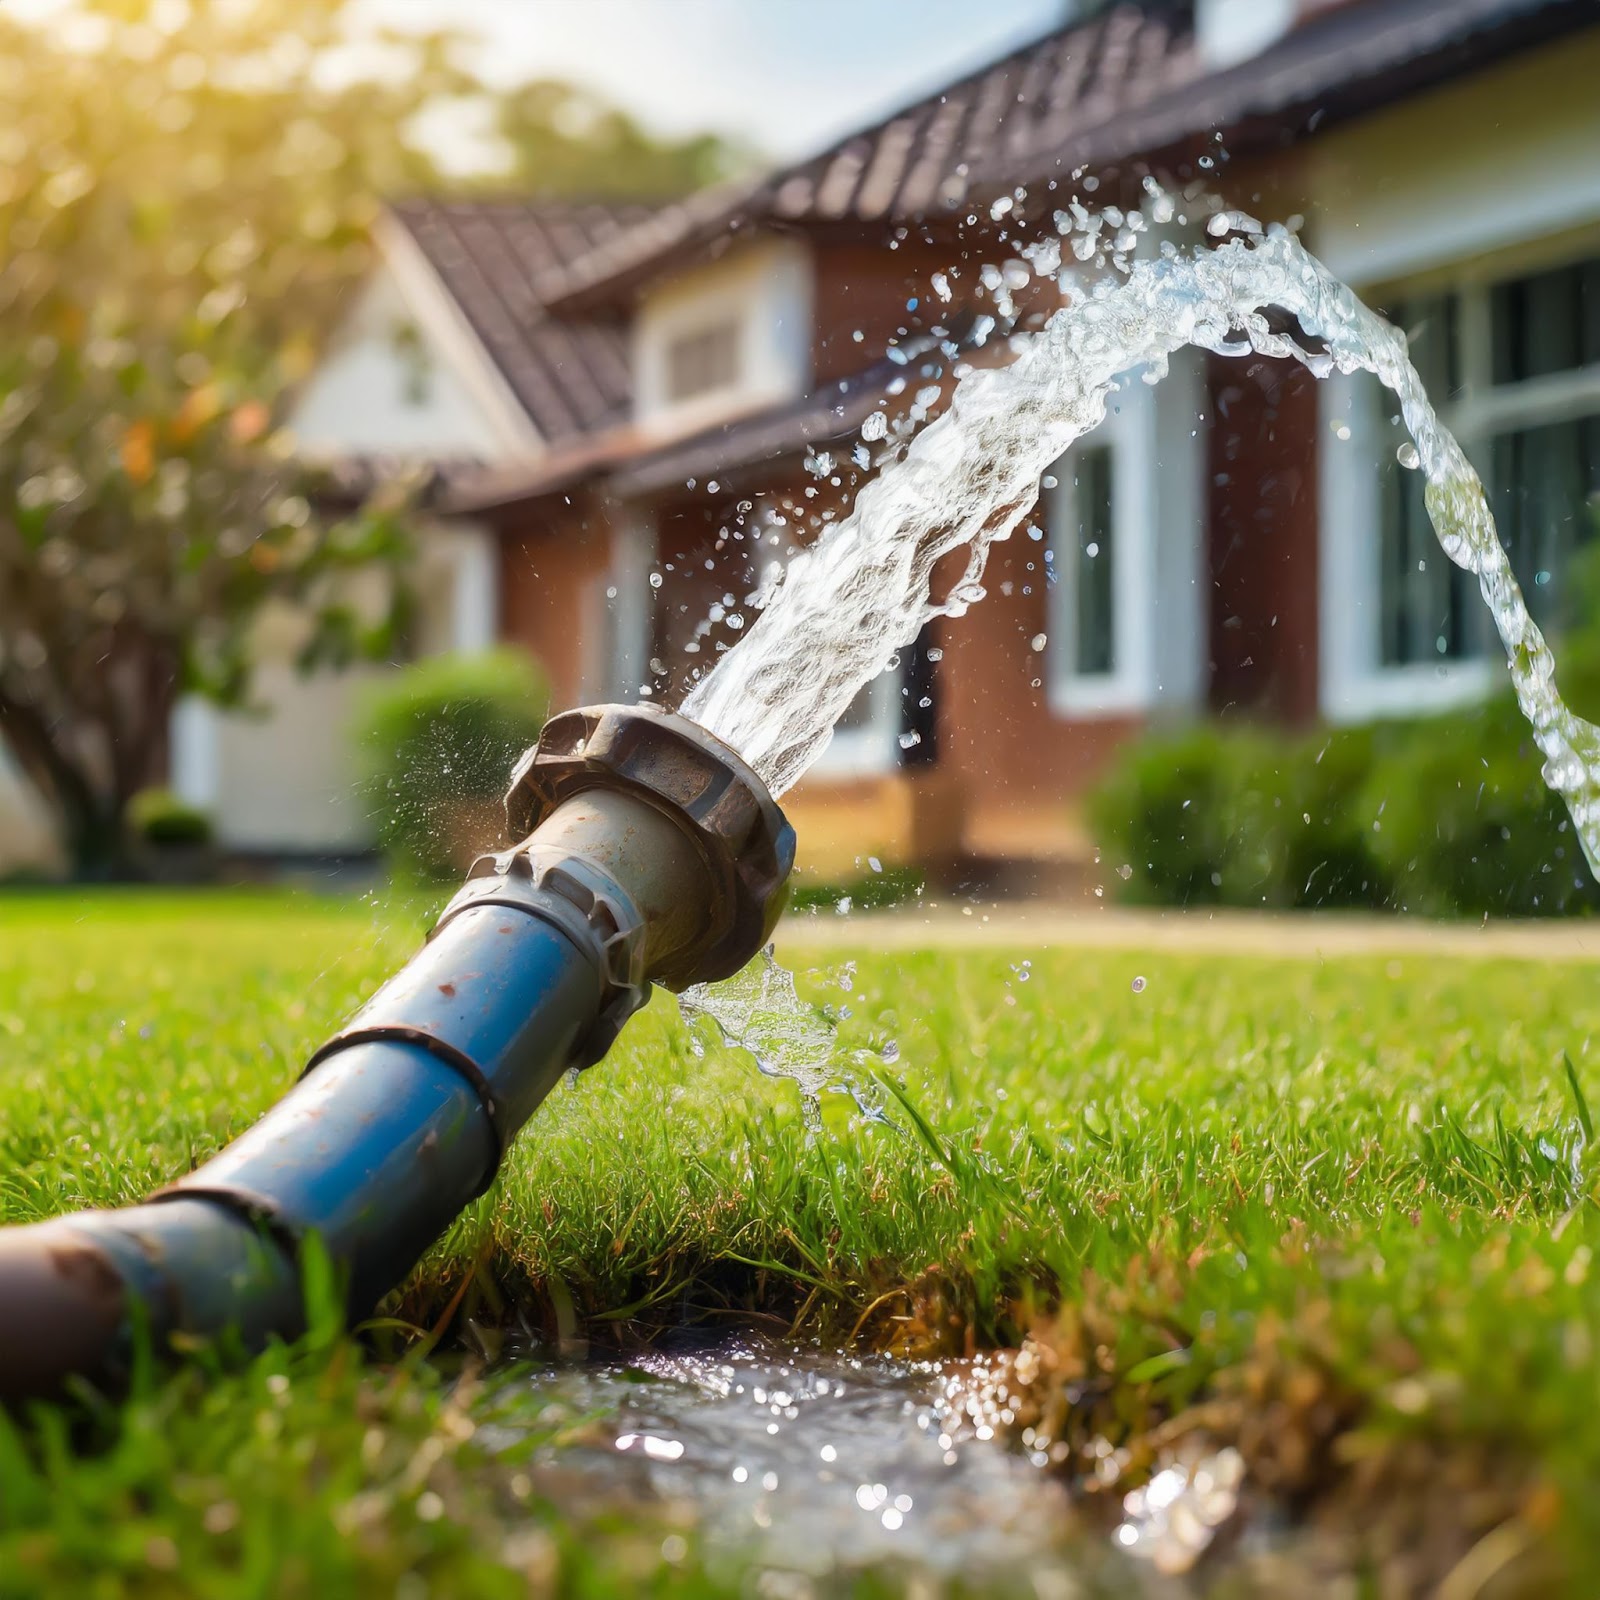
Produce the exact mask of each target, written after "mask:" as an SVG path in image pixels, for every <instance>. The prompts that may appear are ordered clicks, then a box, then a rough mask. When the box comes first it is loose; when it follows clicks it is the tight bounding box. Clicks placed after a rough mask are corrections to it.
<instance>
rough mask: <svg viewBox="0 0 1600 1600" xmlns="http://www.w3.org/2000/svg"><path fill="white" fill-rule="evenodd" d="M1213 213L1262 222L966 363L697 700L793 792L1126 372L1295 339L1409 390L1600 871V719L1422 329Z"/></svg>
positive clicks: (1454, 523)
mask: <svg viewBox="0 0 1600 1600" xmlns="http://www.w3.org/2000/svg"><path fill="white" fill-rule="evenodd" d="M1209 228H1210V231H1211V232H1212V233H1213V234H1214V235H1220V234H1225V233H1227V232H1229V231H1230V230H1231V229H1237V230H1241V231H1245V232H1249V233H1252V234H1254V235H1255V236H1254V237H1252V238H1249V239H1234V240H1230V241H1229V242H1226V243H1223V244H1221V245H1219V246H1217V247H1215V248H1210V249H1198V250H1195V251H1194V252H1192V253H1190V254H1182V253H1178V252H1176V251H1174V252H1172V253H1171V254H1167V255H1164V256H1163V257H1162V258H1161V259H1159V260H1144V261H1136V262H1132V263H1128V264H1125V272H1126V275H1125V276H1123V277H1120V278H1109V279H1107V280H1104V281H1102V282H1100V283H1099V284H1097V285H1096V286H1095V287H1094V288H1093V289H1092V290H1091V291H1090V292H1089V293H1088V294H1086V295H1084V296H1083V297H1082V298H1080V299H1078V300H1077V301H1075V302H1074V303H1073V304H1071V305H1068V306H1066V307H1064V308H1063V309H1062V310H1060V311H1058V312H1056V313H1055V314H1054V315H1053V316H1052V317H1051V319H1050V321H1049V322H1048V323H1047V324H1046V326H1045V327H1044V328H1043V329H1042V330H1041V331H1040V332H1039V333H1038V334H1036V335H1033V336H1031V337H1029V338H1026V339H1020V340H1016V341H1014V347H1015V348H1017V349H1018V353H1017V355H1016V358H1015V360H1013V361H1012V362H1011V363H1010V364H1009V365H1007V366H1003V367H994V368H986V369H982V370H975V371H969V372H968V373H967V374H966V375H965V376H963V377H962V379H961V381H960V382H959V384H957V386H956V389H955V393H954V395H953V397H952V399H951V403H950V406H949V408H948V410H947V411H946V412H945V414H944V415H943V416H941V417H939V418H938V419H937V420H936V421H934V422H932V423H930V424H929V425H928V426H927V427H926V428H924V429H923V430H922V432H921V433H919V434H918V435H917V436H916V438H915V439H914V440H913V441H912V442H911V445H910V447H909V448H908V449H907V451H906V453H905V456H904V457H903V458H902V459H901V460H900V461H899V462H897V463H894V464H892V465H890V466H888V467H887V468H886V469H885V470H884V471H883V472H882V473H881V474H880V476H879V477H878V478H877V479H875V480H874V481H873V482H872V483H870V484H868V485H867V487H866V488H865V489H863V490H862V492H861V494H860V495H859V496H858V498H857V500H856V504H855V507H854V509H853V510H852V511H851V513H850V515H849V516H847V517H845V518H843V519H842V520H841V521H839V522H838V523H836V524H834V525H833V527H832V528H830V529H829V531H828V532H827V533H825V534H824V535H823V537H822V538H821V539H820V540H819V541H818V542H817V544H816V545H815V546H813V547H812V548H811V549H809V550H807V551H804V552H802V553H801V554H800V555H798V556H796V557H795V558H794V560H793V561H791V562H790V564H789V567H788V570H787V571H786V573H785V574H784V576H783V579H782V581H781V583H779V584H778V586H777V588H776V591H775V593H774V594H773V596H772V598H771V599H770V601H769V603H768V604H767V606H766V609H765V610H764V612H763V614H762V616H761V617H760V619H759V620H758V621H757V622H756V624H755V626H754V627H753V628H751V629H750V630H749V632H748V634H747V636H746V637H745V639H744V640H742V641H741V643H740V644H739V646H738V647H737V648H735V649H734V650H732V651H730V652H729V653H728V654H727V656H725V657H724V658H723V660H722V661H720V662H719V663H718V664H717V665H716V666H715V667H714V668H713V669H712V671H711V672H710V673H708V674H707V675H706V677H704V678H703V679H702V680H701V681H700V682H699V683H698V684H697V685H696V686H695V687H694V689H693V690H692V691H691V692H690V694H689V695H688V697H687V698H686V700H685V701H684V704H683V710H684V712H685V714H686V715H688V716H690V717H692V718H694V719H695V720H696V721H697V722H699V723H701V724H702V725H703V726H705V727H707V728H709V729H710V730H711V731H712V732H713V733H715V734H717V735H718V736H719V737H720V738H722V739H724V740H726V741H727V742H728V743H729V744H731V745H732V746H733V747H734V748H735V749H737V750H738V751H739V752H740V753H741V754H742V755H743V756H744V757H745V759H746V760H748V761H749V762H750V763H751V765H752V766H754V767H755V769H756V770H757V771H758V772H759V773H760V774H761V776H762V777H763V778H764V779H765V780H766V782H767V784H768V786H769V787H770V788H771V789H772V791H773V793H774V794H780V795H781V794H782V793H784V792H785V791H786V790H787V789H789V788H790V787H792V786H793V785H794V783H796V782H797V781H798V779H799V778H800V777H801V776H802V775H803V774H804V773H805V771H806V769H807V768H808V767H809V766H810V765H811V764H812V763H813V762H814V761H815V760H816V759H817V757H818V756H819V755H821V753H822V751H823V750H824V749H825V748H826V746H827V743H828V740H829V738H830V737H831V734H832V729H833V725H834V723H835V722H836V721H837V720H838V718H839V717H840V716H841V715H842V714H843V712H844V711H845V709H846V707H848V706H849V704H850V702H851V701H852V700H853V699H854V698H855V696H856V694H857V693H858V691H859V690H860V689H861V687H862V685H863V684H865V683H867V682H869V681H870V680H871V679H873V678H875V677H876V676H877V675H878V674H879V673H880V672H882V671H883V670H884V669H885V668H886V667H887V666H888V664H889V662H890V660H891V659H892V657H893V656H894V655H895V653H896V652H897V651H899V650H901V649H904V648H905V647H906V646H908V645H910V644H911V643H912V642H913V641H914V640H915V639H916V637H917V636H918V634H919V633H920V632H921V631H922V629H923V627H924V626H925V625H926V624H927V623H928V622H929V621H931V620H932V619H933V618H935V617H940V616H958V615H960V614H961V613H962V612H963V611H965V610H966V608H967V607H968V606H970V605H971V604H973V603H974V602H975V601H977V600H979V599H981V598H982V596H983V586H982V577H983V570H984V565H985V563H986V561H987V558H988V554H989V551H990V549H991V548H992V546H993V545H994V544H995V543H996V542H997V541H998V540H1001V539H1005V538H1007V537H1009V536H1010V534H1011V533H1012V531H1013V530H1014V529H1015V527H1016V526H1017V524H1018V523H1019V522H1020V521H1021V519H1022V518H1023V517H1024V516H1025V515H1026V514H1027V512H1028V511H1029V509H1030V508H1031V507H1032V506H1033V504H1034V502H1035V500H1036V499H1037V496H1038V484H1039V480H1040V477H1041V475H1042V474H1043V473H1044V471H1045V470H1046V469H1047V468H1048V467H1049V466H1050V464H1051V463H1052V462H1054V461H1055V460H1056V459H1057V458H1058V457H1059V456H1060V455H1061V454H1062V453H1063V451H1065V450H1066V449H1068V448H1069V447H1070V446H1071V444H1072V443H1073V441H1074V440H1076V439H1077V438H1079V437H1080V436H1081V435H1082V434H1084V433H1086V432H1088V431H1089V430H1090V429H1091V428H1093V427H1095V426H1096V424H1098V423H1099V422H1100V421H1101V420H1102V419H1103V418H1104V416H1105V413H1106V406H1107V402H1108V399H1109V398H1110V396H1111V395H1112V394H1113V393H1114V391H1115V389H1116V386H1117V384H1118V383H1119V381H1122V380H1123V379H1124V375H1126V374H1128V373H1129V372H1132V371H1135V370H1137V369H1140V368H1149V369H1151V371H1152V373H1153V374H1155V375H1158V376H1159V374H1161V373H1162V372H1164V371H1165V367H1166V363H1167V360H1168V358H1169V357H1170V356H1171V355H1172V354H1173V353H1174V352H1176V351H1177V350H1179V349H1181V348H1182V347H1183V346H1185V345H1190V344H1192V345H1197V346H1199V347H1200V348H1202V349H1205V350H1210V351H1214V352H1217V353H1219V354H1223V355H1238V356H1242V355H1248V354H1251V353H1256V354H1260V355H1266V356H1278V357H1293V358H1295V359H1297V360H1299V361H1301V362H1302V363H1304V365H1305V366H1306V367H1308V368H1309V369H1310V370H1311V371H1312V372H1313V373H1315V374H1316V375H1317V376H1319V377H1325V376H1328V375H1329V374H1331V373H1332V372H1335V371H1338V372H1343V373H1352V372H1356V371H1367V372H1371V373H1373V374H1374V375H1376V376H1377V378H1378V379H1379V380H1380V381H1381V382H1382V383H1384V384H1385V385H1386V386H1387V387H1388V388H1390V389H1391V390H1393V391H1394V393H1395V395H1396V396H1397V398H1398V399H1399V402H1400V409H1401V415H1402V417H1403V419H1404V422H1405V425H1406V428H1407V430H1408V431H1409V433H1410V434H1411V438H1412V441H1413V443H1414V446H1415V449H1416V453H1417V460H1418V465H1419V467H1420V468H1421V470H1422V471H1423V472H1424V473H1425V474H1426V477H1427V491H1426V503H1427V508H1428V514H1429V516H1430V518H1431V519H1432V522H1433V526H1434V530H1435V532H1436V534H1437V535H1438V539H1439V543H1440V546H1441V548H1442V549H1443V550H1444V552H1445V554H1446V555H1447V556H1448V557H1449V558H1450V560H1451V561H1453V562H1455V563H1456V564H1457V565H1458V566H1460V567H1462V568H1464V569H1465V570H1467V571H1469V572H1472V573H1474V574H1476V576H1477V578H1478V582H1479V587H1480V589H1481V591H1482V593H1483V597H1484V600H1485V602H1486V604H1487V605H1488V607H1489V610H1490V613H1491V615H1492V616H1493V618H1494V623H1495V627H1496V629H1497V630H1498V632H1499V635H1500V638H1501V640H1502V642H1503V643H1504V646H1505V650H1506V656H1507V661H1508V663H1509V666H1510V669H1511V678H1512V683H1513V685H1514V687H1515V690H1516V695H1517V701H1518V704H1519V705H1520V707H1521V709H1522V712H1523V715H1524V716H1525V717H1526V718H1527V719H1528V722H1529V724H1530V725H1531V727H1532V729H1533V735H1534V739H1535V741H1536V743H1537V744H1538V746H1539V749H1540V750H1541V752H1542V753H1543V755H1544V758H1545V762H1544V777H1545V781H1546V782H1547V783H1548V784H1549V785H1550V787H1551V788H1552V789H1553V790H1555V791H1556V792H1557V793H1558V794H1560V795H1561V796H1562V798H1563V799H1564V800H1565V801H1566V803H1567V807H1568V809H1569V810H1570V812H1571V814H1572V819H1573V822H1574V824H1575V826H1576V828H1577V832H1578V836H1579V838H1580V839H1581V840H1582V841H1583V848H1584V853H1585V855H1586V856H1587V858H1588V861H1589V864H1590V867H1591V870H1594V871H1595V872H1596V874H1597V876H1600V729H1596V728H1595V726H1594V725H1593V724H1591V723H1588V722H1585V721H1584V720H1582V719H1581V718H1579V717H1577V716H1576V715H1574V713H1573V712H1572V711H1571V710H1570V709H1569V708H1568V707H1567V705H1566V704H1565V703H1564V702H1563V701H1562V699H1561V696H1560V695H1559V693H1558V692H1557V690H1556V685H1555V661H1554V658H1553V656H1552V655H1551V652H1550V648H1549V646H1548V645H1547V643H1546V642H1545V639H1544V636H1543V634H1542V633H1541V632H1540V631H1539V629H1538V627H1537V626H1536V625H1535V623H1534V621H1533V619H1532V617H1530V616H1529V614H1528V609H1527V606H1526V605H1525V604H1524V602H1523V598H1522V592H1521V590H1520V589H1519V587H1518V585H1517V582H1516V579H1515V577H1514V576H1513V575H1512V571H1511V563H1510V561H1509V559H1508V557H1507V555H1506V552H1505V550H1504V548H1503V547H1502V546H1501V543H1500V540H1499V537H1498V535H1497V533H1496V531H1495V526H1494V519H1493V518H1492V516H1491V515H1490V512H1489V507H1488V502H1487V500H1486V498H1485V495H1484V491H1483V485H1482V483H1481V482H1480V480H1479V478H1478V475H1477V473H1476V472H1475V471H1474V470H1473V468H1472V466H1471V464H1470V463H1469V462H1468V460H1467V458H1466V456H1465V454H1464V453H1463V452H1462V449H1461V446H1460V445H1459V444H1458V443H1457V441H1456V439H1455V438H1454V436H1453V435H1452V434H1451V433H1450V431H1449V430H1448V429H1447V428H1446V427H1445V426H1444V425H1443V423H1442V422H1440V420H1439V417H1438V415H1437V413H1436V412H1435V411H1434V409H1433V407H1432V405H1431V404H1430V403H1429V401H1428V397H1427V394H1426V393H1425V391H1424V389H1423V386H1422V382H1421V380H1420V378H1419V377H1418V376H1417V371H1416V368H1415V367H1414V366H1412V364H1411V361H1410V358H1409V356H1408V354H1407V350H1406V342H1405V337H1404V335H1403V334H1401V333H1400V332H1399V331H1398V330H1397V329H1395V328H1393V327H1391V326H1390V325H1389V324H1388V323H1386V322H1384V321H1383V320H1382V319H1381V318H1380V317H1378V316H1377V315H1376V314H1375V313H1374V312H1372V311H1371V310H1370V309H1369V308H1368V307H1367V306H1365V305H1364V304H1362V302H1361V301H1360V300H1359V299H1358V298H1357V297H1356V295H1355V294H1354V293H1353V292H1352V291H1351V290H1350V289H1349V288H1347V287H1346V286H1345V285H1344V284H1342V283H1340V282H1339V281H1338V280H1337V279H1336V278H1334V277H1333V276H1332V275H1331V274H1330V273H1329V272H1328V271H1327V269H1326V268H1325V267H1324V266H1323V265H1322V264H1321V263H1320V262H1319V261H1317V260H1316V259H1315V257H1313V256H1312V255H1310V254H1309V253H1308V252H1307V251H1306V250H1305V249H1304V248H1303V247H1302V246H1301V245H1300V244H1299V243H1298V241H1297V240H1295V239H1294V238H1293V237H1292V236H1291V235H1290V234H1289V233H1288V232H1287V231H1285V230H1284V229H1282V228H1279V227H1274V228H1272V229H1270V230H1269V231H1268V232H1267V233H1266V235H1265V236H1261V235H1260V233H1259V224H1256V223H1255V222H1254V221H1253V219H1250V218H1246V217H1243V216H1239V215H1235V214H1232V213H1219V214H1218V215H1217V216H1215V217H1213V218H1212V219H1211V223H1210V224H1209ZM1275 312H1287V313H1288V314H1289V316H1290V317H1291V318H1293V319H1294V320H1295V321H1297V322H1298V324H1299V330H1300V332H1301V333H1302V334H1303V335H1304V340H1303V342H1302V339H1301V338H1300V337H1298V336H1297V335H1293V334H1289V333H1285V332H1280V331H1277V328H1276V327H1275V325H1274V319H1273V318H1272V316H1271V315H1270V314H1272V313H1275ZM1278 320H1279V325H1281V319H1278ZM962 550H964V551H965V552H966V560H965V567H964V570H963V572H962V574H961V576H960V578H959V579H958V580H957V581H956V583H955V584H954V585H953V586H952V587H951V588H950V590H949V591H948V592H947V593H946V594H944V595H943V596H935V595H934V594H932V592H931V585H932V580H933V575H934V569H935V567H936V566H937V565H938V563H939V561H940V560H941V559H942V558H943V557H945V556H947V555H949V554H951V553H953V552H957V551H962Z"/></svg>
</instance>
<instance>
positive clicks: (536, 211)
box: [392, 199, 650, 444]
mask: <svg viewBox="0 0 1600 1600" xmlns="http://www.w3.org/2000/svg"><path fill="white" fill-rule="evenodd" d="M392 209H393V212H394V215H395V217H396V219H397V220H398V221H399V222H400V224H401V225H402V226H403V227H404V228H405V229H406V231H407V232H408V233H409V234H410V235H411V237H412V238H413V239H414V240H415V241H416V243H417V246H418V247H419V248H420V249H421V251H422V253H423V255H424V256H425V257H426V258H427V260H428V263H429V265H431V266H432V268H433V270H434V271H435V272H436V273H437V274H438V276H439V278H440V279H441V281H442V282H443V284H444V286H445V288H446V289H447V290H448V291H449V293H450V295H451V297H452V298H453V299H454V300H455V301H456V303H457V304H458V305H459V306H460V308H461V311H462V313H463V315H464V316H465V317H466V319H467V321H468V322H469V323H470V324H471V325H472V328H473V331H474V332H475V333H476V334H477V335H478V338H479V339H480V340H481V341H482V343H483V346H484V349H485V350H486V351H487V352H488V354H489V356H490V358H491V359H492V360H493V361H494V363H495V365H496V366H497V367H498V368H499V369H500V371H501V373H502V374H503V375H504V377H505V380H506V382H507V383H508V384H509V385H510V387H511V390H512V392H513V393H514V394H515V395H516V397H517V399H518V400H519V401H521V403H522V405H523V407H524V409H525V410H526V411H527V413H528V416H529V417H530V418H531V419H532V421H533V424H534V426H535V427H536V428H537V429H538V430H539V432H540V434H541V435H542V436H543V438H544V439H545V440H546V441H547V442H548V443H550V444H559V443H561V442H562V441H563V440H566V439H570V438H573V437H575V436H577V435H579V434H584V433H589V432H592V431H593V430H595V429H597V428H604V427H608V426H610V425H611V424H613V423H615V422H617V421H618V420H619V419H620V418H621V417H623V416H624V415H625V414H626V412H627V410H628V402H629V380H628V360H627V348H626V343H625V340H624V335H623V330H622V326H621V324H620V323H619V322H617V321H615V320H598V319H597V320H561V321H558V320H557V319H556V318H554V317H552V316H551V315H550V314H549V313H548V312H547V311H546V309H545V304H544V300H543V298H542V297H541V295H540V293H539V291H538V289H537V287H536V285H537V284H538V283H539V282H540V281H541V280H543V279H548V277H549V275H550V274H551V273H552V272H555V271H557V270H558V269H560V268H562V267H564V266H567V265H568V264H570V263H571V262H573V261H575V260H577V259H578V258H580V257H582V256H586V255H589V254H592V253H593V252H595V251H597V250H600V249H603V248H604V247H605V246H606V245H607V244H609V243H610V242H611V241H613V240H615V239H616V238H618V237H620V236H621V234H622V233H623V232H624V231H625V230H628V229H630V228H633V227H636V226H637V225H638V224H640V223H642V222H643V221H645V219H647V218H648V217H649V215H650V211H649V208H647V207H645V206H638V205H620V206H619V205H598V204H547V203H536V202H527V201H476V200H449V201H445V200H425V199H416V200H404V201H401V202H399V203H398V204H396V205H395V206H394V207H393V208H392Z"/></svg>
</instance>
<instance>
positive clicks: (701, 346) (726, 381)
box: [666, 321, 739, 401]
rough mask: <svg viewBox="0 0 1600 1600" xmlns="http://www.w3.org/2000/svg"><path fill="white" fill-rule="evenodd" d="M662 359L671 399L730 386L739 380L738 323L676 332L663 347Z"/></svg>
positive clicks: (718, 323) (682, 398)
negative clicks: (676, 335)
mask: <svg viewBox="0 0 1600 1600" xmlns="http://www.w3.org/2000/svg"><path fill="white" fill-rule="evenodd" d="M666 358H667V359H666V368H667V371H666V379H667V383H666V389H667V398H668V399H669V400H671V401H679V400H693V399H695V398H696V397H697V396H699V395H703V394H714V393H715V392H716V391H717V390H719V389H731V388H732V387H733V386H734V385H735V384H736V383H737V382H738V381H739V324H738V323H737V322H733V321H729V322H717V323H713V324H712V325H711V326H709V327H705V328H697V329H695V330H694V331H693V332H691V333H683V334H679V335H678V337H677V338H675V339H674V340H672V342H671V343H670V344H669V345H668V346H667V352H666Z"/></svg>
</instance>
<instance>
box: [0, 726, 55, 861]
mask: <svg viewBox="0 0 1600 1600" xmlns="http://www.w3.org/2000/svg"><path fill="white" fill-rule="evenodd" d="M65 865H66V858H65V855H64V853H63V851H62V848H61V842H60V840H59V839H58V838H57V837H56V833H55V829H54V826H53V824H52V822H51V819H50V815H49V812H48V811H47V809H46V808H45V805H44V802H43V801H42V800H41V799H40V798H39V795H38V794H37V793H36V792H35V790H34V788H33V786H32V785H31V784H30V783H28V782H27V780H26V779H25V778H24V777H23V776H22V774H21V773H20V772H19V771H18V770H17V768H16V765H15V763H14V762H13V760H12V758H11V756H10V754H9V753H8V752H7V750H6V747H5V745H4V744H3V743H0V875H5V874H8V873H12V872H18V871H23V870H37V871H42V872H56V871H60V870H61V869H62V868H64V866H65Z"/></svg>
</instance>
